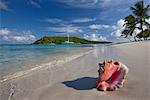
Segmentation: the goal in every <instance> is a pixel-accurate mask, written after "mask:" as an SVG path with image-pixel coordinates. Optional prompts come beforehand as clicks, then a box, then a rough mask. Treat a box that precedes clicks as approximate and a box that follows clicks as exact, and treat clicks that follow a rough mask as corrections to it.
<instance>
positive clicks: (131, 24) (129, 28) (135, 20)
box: [122, 1, 150, 41]
mask: <svg viewBox="0 0 150 100" xmlns="http://www.w3.org/2000/svg"><path fill="white" fill-rule="evenodd" d="M131 10H132V13H133V14H132V15H129V16H127V17H125V24H124V26H125V29H124V30H123V31H122V36H124V37H125V38H128V37H129V36H133V37H134V40H135V41H136V40H137V38H138V39H139V40H147V39H148V38H149V37H150V23H148V22H147V21H146V19H149V18H150V16H149V14H148V11H149V10H150V5H147V6H145V5H144V2H143V1H138V2H137V3H136V4H135V5H134V7H131ZM144 27H145V28H146V29H145V28H144ZM137 29H138V30H139V31H140V32H139V33H137V32H136V31H135V30H137Z"/></svg>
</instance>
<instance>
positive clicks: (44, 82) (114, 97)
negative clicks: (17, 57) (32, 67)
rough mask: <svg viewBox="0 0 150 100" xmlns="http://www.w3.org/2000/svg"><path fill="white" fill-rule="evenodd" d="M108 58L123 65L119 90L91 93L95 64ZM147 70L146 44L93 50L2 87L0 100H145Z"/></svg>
mask: <svg viewBox="0 0 150 100" xmlns="http://www.w3.org/2000/svg"><path fill="white" fill-rule="evenodd" d="M109 58H112V59H114V60H119V61H121V62H123V63H124V64H126V65H127V66H128V67H129V74H128V76H127V81H126V82H125V85H124V87H123V88H120V89H119V90H118V91H115V92H100V91H97V90H96V89H95V82H96V78H97V74H98V73H97V70H98V62H99V61H103V60H104V59H109ZM149 67H150V41H148V42H136V43H125V44H118V45H114V46H110V47H102V48H95V49H93V52H91V53H89V54H86V55H84V56H82V57H79V58H77V59H75V60H72V61H70V62H68V63H66V64H64V65H62V66H55V67H53V68H46V69H43V70H40V71H37V72H34V73H32V74H29V75H26V76H24V77H22V78H17V79H14V80H11V81H10V82H6V83H3V85H0V86H1V90H3V91H2V93H3V94H2V95H1V99H0V100H8V97H9V100H149V99H150V95H149V94H150V78H149V76H150V74H149V72H150V69H149ZM6 87H7V88H6ZM10 87H13V88H12V89H11V90H10ZM12 92H14V93H12ZM8 94H9V95H8Z"/></svg>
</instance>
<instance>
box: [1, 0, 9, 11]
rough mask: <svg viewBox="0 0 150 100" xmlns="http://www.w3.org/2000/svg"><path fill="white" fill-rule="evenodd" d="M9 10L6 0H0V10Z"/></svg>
mask: <svg viewBox="0 0 150 100" xmlns="http://www.w3.org/2000/svg"><path fill="white" fill-rule="evenodd" d="M1 9H2V10H9V9H8V6H7V4H6V2H5V1H4V0H0V10H1Z"/></svg>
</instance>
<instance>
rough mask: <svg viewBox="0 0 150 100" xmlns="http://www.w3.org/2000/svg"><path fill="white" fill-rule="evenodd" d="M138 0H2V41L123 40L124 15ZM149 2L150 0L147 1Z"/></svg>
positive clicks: (0, 15) (145, 0) (0, 39)
mask: <svg viewBox="0 0 150 100" xmlns="http://www.w3.org/2000/svg"><path fill="white" fill-rule="evenodd" d="M137 1H139V0H0V42H1V43H31V42H33V41H35V40H36V39H39V38H41V37H42V36H45V35H47V36H66V34H67V33H69V34H70V35H71V36H78V37H82V38H85V39H89V40H102V41H103V40H104V41H105V40H107V41H115V42H116V41H124V40H125V39H123V38H120V33H121V31H122V30H123V27H122V25H123V24H124V20H123V19H124V17H125V16H127V15H129V14H130V13H131V11H130V6H133V5H134V4H135V2H137ZM144 2H145V4H150V1H149V0H144Z"/></svg>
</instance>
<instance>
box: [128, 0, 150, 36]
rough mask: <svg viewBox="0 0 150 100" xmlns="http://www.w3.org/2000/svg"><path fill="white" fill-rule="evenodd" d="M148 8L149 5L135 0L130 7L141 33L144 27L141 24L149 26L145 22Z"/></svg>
mask: <svg viewBox="0 0 150 100" xmlns="http://www.w3.org/2000/svg"><path fill="white" fill-rule="evenodd" d="M149 9H150V5H147V6H146V7H145V6H144V2H143V1H139V2H137V3H136V4H135V5H134V7H131V10H132V12H133V14H134V16H135V18H136V22H137V24H140V27H139V29H140V30H141V32H142V33H143V31H144V29H143V26H144V25H147V26H148V27H149V25H150V24H149V23H148V22H146V19H149V18H150V16H149V15H148V11H149Z"/></svg>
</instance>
